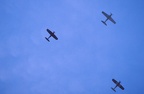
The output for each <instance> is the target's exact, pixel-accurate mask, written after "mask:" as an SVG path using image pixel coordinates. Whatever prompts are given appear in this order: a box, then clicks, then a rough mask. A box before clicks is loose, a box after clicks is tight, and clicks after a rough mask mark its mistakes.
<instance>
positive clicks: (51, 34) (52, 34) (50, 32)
mask: <svg viewBox="0 0 144 94" xmlns="http://www.w3.org/2000/svg"><path fill="white" fill-rule="evenodd" d="M47 32H48V33H49V34H50V36H49V37H45V39H46V40H47V41H48V42H50V40H49V38H50V37H53V38H54V39H56V40H58V38H57V37H56V35H55V34H54V33H55V32H52V31H51V30H49V29H47Z"/></svg>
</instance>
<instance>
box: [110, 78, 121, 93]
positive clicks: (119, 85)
mask: <svg viewBox="0 0 144 94" xmlns="http://www.w3.org/2000/svg"><path fill="white" fill-rule="evenodd" d="M112 81H113V82H114V83H115V84H116V86H115V87H114V88H111V89H112V90H113V91H115V92H116V90H115V88H116V87H117V86H118V87H119V88H121V89H122V90H124V87H123V86H122V85H121V84H120V83H121V82H120V81H119V82H117V81H116V80H115V79H112Z"/></svg>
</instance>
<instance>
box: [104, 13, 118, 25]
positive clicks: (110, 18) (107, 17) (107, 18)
mask: <svg viewBox="0 0 144 94" xmlns="http://www.w3.org/2000/svg"><path fill="white" fill-rule="evenodd" d="M102 14H103V15H104V16H106V20H105V21H101V22H102V23H103V24H104V25H106V26H107V24H106V21H107V20H110V21H111V22H113V23H114V24H116V22H115V21H114V20H113V18H112V17H111V16H112V14H110V15H108V14H107V13H105V12H104V11H102Z"/></svg>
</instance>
